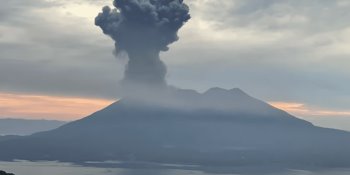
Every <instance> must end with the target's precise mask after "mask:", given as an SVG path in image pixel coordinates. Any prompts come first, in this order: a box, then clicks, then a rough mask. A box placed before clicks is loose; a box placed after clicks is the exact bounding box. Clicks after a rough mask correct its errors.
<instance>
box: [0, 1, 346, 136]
mask: <svg viewBox="0 0 350 175" xmlns="http://www.w3.org/2000/svg"><path fill="white" fill-rule="evenodd" d="M186 2H187V3H188V4H189V6H190V8H191V15H192V19H191V20H190V22H188V23H187V24H186V25H185V26H184V27H183V28H182V29H181V31H180V33H179V36H180V40H179V41H178V42H176V43H175V44H173V45H171V46H170V50H169V51H168V52H166V53H162V55H161V57H162V59H163V60H164V62H165V63H166V64H167V66H168V75H167V80H168V82H169V84H171V85H175V86H177V87H180V88H189V89H196V90H198V91H200V92H203V91H205V90H207V89H209V88H211V87H223V88H228V89H231V88H234V87H239V88H241V89H242V90H244V91H245V92H247V93H248V94H250V95H252V96H254V97H256V98H259V99H261V100H264V101H267V102H269V103H270V104H271V105H273V106H276V107H278V108H281V109H284V110H286V111H288V112H290V113H292V114H294V115H297V116H298V117H301V118H303V119H306V120H309V121H312V122H315V123H317V124H320V125H323V126H329V127H337V128H345V129H349V130H350V91H349V89H350V69H349V67H350V49H349V45H350V20H349V19H350V10H349V9H350V1H348V0H332V1H329V0H309V1H299V0H284V1H279V0H265V1H256V0H215V1H213V0H187V1H186ZM111 3H112V0H99V1H96V0H25V1H24V0H7V1H4V2H2V3H1V6H0V53H1V54H0V117H1V118H35V119H38V118H40V119H58V120H68V121H69V120H74V119H78V118H82V117H84V116H86V115H88V114H91V113H93V112H95V111H96V110H99V109H101V108H103V107H105V106H107V105H109V104H111V103H112V102H113V101H115V100H116V99H118V97H117V96H116V95H115V87H116V85H117V83H118V81H119V80H120V79H121V77H122V76H123V71H124V65H125V63H126V60H125V58H115V56H114V55H113V48H114V44H113V41H112V40H111V39H110V38H108V37H107V36H105V35H103V34H102V32H101V30H100V29H99V28H98V27H96V26H95V25H94V17H95V16H96V15H97V14H98V13H99V11H100V10H101V8H102V7H103V6H104V5H111Z"/></svg>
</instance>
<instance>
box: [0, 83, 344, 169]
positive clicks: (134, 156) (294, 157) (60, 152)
mask: <svg viewBox="0 0 350 175" xmlns="http://www.w3.org/2000/svg"><path fill="white" fill-rule="evenodd" d="M163 97H164V98H161V99H159V100H150V102H149V103H147V101H142V102H140V101H135V100H131V99H123V100H120V101H118V102H116V103H114V104H112V105H110V106H108V107H107V108H105V109H103V110H101V111H98V112H96V113H94V114H92V115H90V116H88V117H86V118H84V119H81V120H78V121H75V122H71V123H68V124H66V125H64V126H62V127H60V128H58V129H55V130H52V131H49V132H42V133H38V134H34V135H32V136H29V137H24V138H19V139H13V140H7V141H4V142H1V144H0V159H3V160H11V159H15V158H16V159H27V160H60V161H70V162H84V161H91V160H94V161H104V160H121V161H151V162H159V163H182V164H201V165H225V164H227V165H252V164H259V165H261V164H283V165H285V166H349V165H350V151H349V149H348V148H349V147H350V134H349V133H348V132H344V131H339V130H332V129H324V128H319V127H315V126H313V125H312V124H311V123H309V122H306V121H304V120H301V119H298V118H295V117H294V116H291V115H289V114H288V113H286V112H284V111H282V110H279V109H276V108H274V107H272V106H270V105H268V104H267V103H264V102H262V101H260V100H257V99H255V98H253V97H250V96H249V95H247V94H245V93H244V92H243V91H241V90H239V89H232V90H224V89H220V88H213V89H211V90H209V91H207V92H205V93H203V94H199V93H196V92H193V91H186V90H177V91H173V92H172V94H170V95H169V94H167V95H164V96H163ZM170 98H171V99H170ZM23 145H25V146H23ZM9 150H10V151H9Z"/></svg>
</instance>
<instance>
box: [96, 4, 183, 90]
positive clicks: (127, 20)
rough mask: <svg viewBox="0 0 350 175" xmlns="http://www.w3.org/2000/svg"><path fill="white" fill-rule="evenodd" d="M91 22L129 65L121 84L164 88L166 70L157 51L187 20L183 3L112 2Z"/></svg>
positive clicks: (166, 43) (165, 46)
mask: <svg viewBox="0 0 350 175" xmlns="http://www.w3.org/2000/svg"><path fill="white" fill-rule="evenodd" d="M113 4H114V6H115V7H116V8H114V9H111V8H110V7H108V6H105V7H104V8H103V10H102V13H99V14H98V16H97V17H96V19H95V24H96V25H97V26H100V27H101V29H102V30H103V33H105V34H106V35H109V36H111V37H112V38H113V40H114V41H115V48H116V52H117V53H119V52H120V51H125V52H126V53H127V54H128V56H129V62H128V65H127V67H126V70H125V76H124V80H123V84H129V85H130V84H133V85H134V84H142V85H151V86H165V85H166V81H165V75H166V67H165V65H164V63H163V62H162V61H161V60H160V57H159V53H160V51H167V50H168V49H169V48H168V45H169V44H171V43H173V42H175V41H177V40H178V39H179V38H178V35H177V32H178V30H179V29H180V28H181V27H182V26H183V25H184V23H185V22H187V21H188V20H189V19H190V15H189V8H188V6H187V5H186V4H185V3H183V0H114V3H113Z"/></svg>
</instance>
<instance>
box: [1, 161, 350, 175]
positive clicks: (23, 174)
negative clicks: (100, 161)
mask: <svg viewBox="0 0 350 175" xmlns="http://www.w3.org/2000/svg"><path fill="white" fill-rule="evenodd" d="M160 167H161V166H158V167H156V166H153V167H152V166H137V167H135V168H133V167H131V166H128V167H127V168H125V167H124V168H115V167H114V168H111V167H109V168H107V167H97V166H96V164H93V166H90V167H89V166H86V165H85V166H82V165H74V164H70V163H60V162H29V161H15V162H0V170H5V171H7V172H11V173H15V175H260V174H261V175H265V174H266V175H267V174H269V175H349V174H350V169H328V170H315V171H310V170H293V169H288V170H278V169H276V172H273V171H270V170H271V169H270V168H267V167H265V168H264V167H235V168H223V167H222V168H219V169H215V168H203V169H202V170H198V169H197V168H195V167H191V166H184V167H183V168H181V167H182V166H177V165H167V166H162V167H163V168H160ZM166 167H168V168H166ZM260 170H261V172H259V171H260Z"/></svg>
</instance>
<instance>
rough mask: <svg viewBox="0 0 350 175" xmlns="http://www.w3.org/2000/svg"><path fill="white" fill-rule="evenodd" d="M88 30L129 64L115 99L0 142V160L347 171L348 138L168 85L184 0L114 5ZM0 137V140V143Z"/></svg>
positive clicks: (236, 97)
mask: <svg viewBox="0 0 350 175" xmlns="http://www.w3.org/2000/svg"><path fill="white" fill-rule="evenodd" d="M114 6H115V8H114V9H111V8H110V7H104V8H103V10H102V12H101V13H100V14H99V15H98V16H97V17H96V20H95V24H96V25H97V26H99V27H101V29H102V31H103V32H104V33H105V34H107V35H109V36H110V37H111V38H112V39H113V40H114V41H115V45H116V53H117V54H118V53H119V52H126V53H127V54H128V57H129V62H128V65H127V67H126V71H125V76H124V79H123V80H122V82H121V84H122V88H121V89H122V90H121V91H120V93H121V94H123V95H122V98H121V100H119V101H117V102H115V103H113V104H111V105H110V106H108V107H106V108H105V109H103V110H101V111H98V112H96V113H94V114H92V115H90V116H87V117H85V118H83V119H81V120H77V121H74V122H71V123H68V124H66V125H64V126H62V127H60V128H58V129H55V130H52V131H48V132H41V133H36V134H33V135H31V136H26V137H14V138H10V139H1V138H0V160H14V159H24V160H35V161H36V160H58V161H66V162H75V163H85V162H87V161H102V162H103V161H109V160H113V161H122V162H155V163H166V164H182V165H197V166H238V165H244V166H246V165H247V166H248V165H260V166H265V165H266V166H267V165H268V166H283V167H286V168H295V167H349V166H350V149H349V147H350V133H348V132H345V131H340V130H333V129H325V128H320V127H316V126H313V125H312V124H311V123H309V122H307V121H304V120H301V119H298V118H296V117H294V116H292V115H290V114H288V113H286V112H284V111H282V110H279V109H276V108H274V107H272V106H270V105H269V104H267V103H265V102H263V101H260V100H258V99H255V98H253V97H251V96H249V95H248V94H246V93H245V92H243V91H242V90H240V89H237V88H236V89H231V90H225V89H221V88H212V89H209V90H208V91H206V92H204V93H198V92H196V91H193V90H184V89H178V88H174V87H171V86H168V85H167V83H166V81H165V75H166V67H165V65H164V64H163V62H162V61H161V60H160V57H159V53H160V52H161V51H166V50H168V45H169V44H171V43H172V42H175V41H176V40H178V36H177V32H178V30H179V29H180V28H181V27H182V26H183V25H184V24H185V22H187V21H188V20H189V19H190V15H189V8H188V7H187V5H186V4H184V2H183V0H115V1H114ZM1 140H2V141H1Z"/></svg>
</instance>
